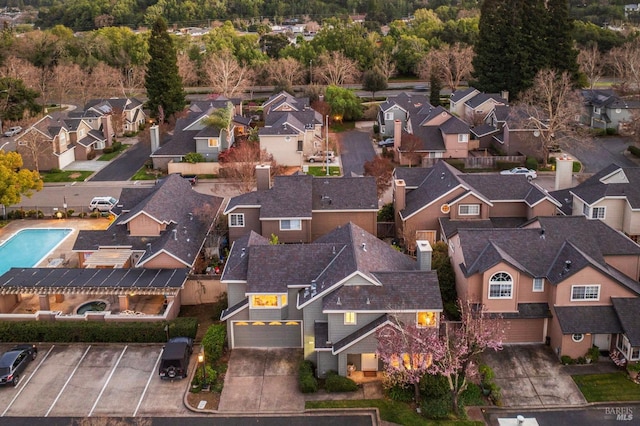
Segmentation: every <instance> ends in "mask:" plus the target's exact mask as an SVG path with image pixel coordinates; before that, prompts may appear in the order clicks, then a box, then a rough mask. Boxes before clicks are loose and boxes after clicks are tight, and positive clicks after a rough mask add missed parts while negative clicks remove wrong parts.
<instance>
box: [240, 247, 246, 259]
mask: <svg viewBox="0 0 640 426" xmlns="http://www.w3.org/2000/svg"><path fill="white" fill-rule="evenodd" d="M245 254H247V249H246V248H244V247H242V252H241V253H240V257H244V255H245Z"/></svg>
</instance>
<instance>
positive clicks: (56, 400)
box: [44, 345, 91, 417]
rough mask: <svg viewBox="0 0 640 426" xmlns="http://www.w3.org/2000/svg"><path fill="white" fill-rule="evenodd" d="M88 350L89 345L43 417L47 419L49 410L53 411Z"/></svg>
mask: <svg viewBox="0 0 640 426" xmlns="http://www.w3.org/2000/svg"><path fill="white" fill-rule="evenodd" d="M89 349H91V345H89V347H88V348H87V350H86V351H84V353H83V354H82V357H81V358H80V361H78V364H76V366H75V368H74V369H73V371H72V372H71V374H69V377H67V381H66V382H64V386H62V389H60V392H58V396H56V399H54V400H53V403H52V404H51V407H49V409H48V410H47V413H46V414H45V415H44V416H45V417H48V416H49V413H51V410H53V407H54V406H55V405H56V403H57V402H58V400H59V399H60V397H61V396H62V392H64V390H65V389H66V388H67V385H68V384H69V382H70V381H71V379H72V378H73V376H74V375H75V374H76V371H78V367H80V364H82V360H83V359H84V357H85V356H87V353H88V352H89Z"/></svg>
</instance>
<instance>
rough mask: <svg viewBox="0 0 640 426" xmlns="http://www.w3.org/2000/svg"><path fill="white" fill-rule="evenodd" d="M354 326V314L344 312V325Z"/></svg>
mask: <svg viewBox="0 0 640 426" xmlns="http://www.w3.org/2000/svg"><path fill="white" fill-rule="evenodd" d="M355 324H356V313H355V312H345V313H344V325H355Z"/></svg>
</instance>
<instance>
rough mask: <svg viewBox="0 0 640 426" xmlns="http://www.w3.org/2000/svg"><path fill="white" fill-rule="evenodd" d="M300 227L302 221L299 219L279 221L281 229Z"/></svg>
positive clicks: (287, 229) (297, 229) (288, 229)
mask: <svg viewBox="0 0 640 426" xmlns="http://www.w3.org/2000/svg"><path fill="white" fill-rule="evenodd" d="M301 229H302V221H301V220H300V219H283V220H281V221H280V230H281V231H299V230H301Z"/></svg>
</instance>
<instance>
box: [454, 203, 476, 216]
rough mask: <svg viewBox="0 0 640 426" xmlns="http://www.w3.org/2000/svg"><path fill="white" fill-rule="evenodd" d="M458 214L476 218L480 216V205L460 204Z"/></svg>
mask: <svg viewBox="0 0 640 426" xmlns="http://www.w3.org/2000/svg"><path fill="white" fill-rule="evenodd" d="M458 214H459V215H460V216H477V215H479V214H480V204H460V206H458Z"/></svg>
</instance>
